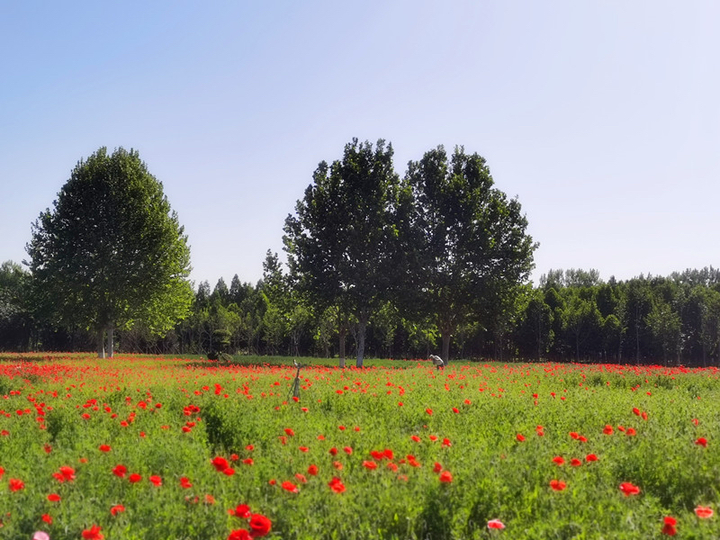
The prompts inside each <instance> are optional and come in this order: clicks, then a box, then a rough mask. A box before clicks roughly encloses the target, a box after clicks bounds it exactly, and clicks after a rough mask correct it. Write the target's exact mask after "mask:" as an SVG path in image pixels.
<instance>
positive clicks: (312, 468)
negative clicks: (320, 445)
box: [307, 464, 318, 476]
mask: <svg viewBox="0 0 720 540" xmlns="http://www.w3.org/2000/svg"><path fill="white" fill-rule="evenodd" d="M307 473H308V474H309V475H310V476H316V475H317V473H318V466H317V465H315V464H312V465H310V466H309V467H308V470H307Z"/></svg>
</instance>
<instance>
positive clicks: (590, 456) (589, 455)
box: [585, 454, 598, 462]
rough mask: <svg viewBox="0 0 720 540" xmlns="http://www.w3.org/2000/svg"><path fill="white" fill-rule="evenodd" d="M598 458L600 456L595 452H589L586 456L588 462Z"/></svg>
mask: <svg viewBox="0 0 720 540" xmlns="http://www.w3.org/2000/svg"><path fill="white" fill-rule="evenodd" d="M597 459H598V458H597V456H596V455H595V454H588V455H587V456H585V461H587V462H590V461H597Z"/></svg>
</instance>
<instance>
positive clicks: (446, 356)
mask: <svg viewBox="0 0 720 540" xmlns="http://www.w3.org/2000/svg"><path fill="white" fill-rule="evenodd" d="M441 334H442V354H441V357H442V359H443V362H445V363H446V364H447V363H448V362H449V361H450V338H451V337H452V333H451V332H450V330H443V331H442V333H441Z"/></svg>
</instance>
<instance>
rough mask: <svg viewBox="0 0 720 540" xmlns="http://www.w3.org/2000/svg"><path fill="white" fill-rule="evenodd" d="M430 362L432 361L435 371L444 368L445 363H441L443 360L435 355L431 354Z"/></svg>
mask: <svg viewBox="0 0 720 540" xmlns="http://www.w3.org/2000/svg"><path fill="white" fill-rule="evenodd" d="M430 360H432V363H433V364H434V365H435V367H436V368H437V369H440V368H444V367H445V362H443V359H442V358H440V357H439V356H437V355H434V354H431V355H430Z"/></svg>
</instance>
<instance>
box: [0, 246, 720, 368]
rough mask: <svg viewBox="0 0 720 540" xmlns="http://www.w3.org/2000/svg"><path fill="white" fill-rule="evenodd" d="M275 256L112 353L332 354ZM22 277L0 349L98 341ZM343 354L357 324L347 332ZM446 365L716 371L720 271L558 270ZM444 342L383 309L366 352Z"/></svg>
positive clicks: (3, 280) (413, 352)
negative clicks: (63, 319)
mask: <svg viewBox="0 0 720 540" xmlns="http://www.w3.org/2000/svg"><path fill="white" fill-rule="evenodd" d="M282 270H283V269H282V265H281V264H280V262H279V258H278V256H277V254H273V253H268V255H267V258H266V260H265V262H264V275H263V279H261V280H260V281H259V282H257V283H256V284H251V283H247V282H242V281H241V280H240V279H239V277H238V276H237V275H235V276H233V278H232V280H231V281H230V286H229V287H228V285H227V283H226V281H225V280H224V279H223V278H220V279H219V280H218V281H217V283H216V284H215V285H214V286H211V285H210V284H209V283H208V282H207V281H204V282H202V283H200V284H199V286H198V287H197V288H196V290H195V293H194V299H193V302H192V307H191V311H190V314H189V316H188V317H187V318H186V319H184V320H183V321H181V322H179V323H178V324H177V325H176V326H175V327H174V328H172V329H171V330H170V331H169V332H167V333H166V334H165V335H164V336H163V337H160V336H157V335H155V334H153V332H152V331H151V330H150V329H149V328H148V327H147V326H146V325H144V324H141V323H138V324H136V325H134V326H133V327H132V328H131V329H128V330H123V331H118V336H117V338H118V344H119V348H120V349H121V350H122V351H125V352H138V353H151V354H190V353H196V354H206V353H208V352H210V351H213V350H219V351H224V352H228V353H233V354H253V355H290V356H319V357H334V356H335V357H337V356H339V354H340V350H339V348H340V329H339V325H338V312H337V310H333V309H328V310H326V311H322V312H317V311H315V310H314V309H312V308H311V307H310V306H307V305H303V304H298V303H296V302H295V301H294V300H293V298H292V296H293V294H294V293H293V292H292V291H291V290H290V289H289V288H288V287H287V286H286V284H287V281H288V279H287V278H288V276H287V275H286V274H283V272H282ZM30 279H31V278H30V275H29V273H28V272H27V271H26V270H24V269H23V268H22V267H21V266H20V265H18V264H15V263H12V262H5V263H3V264H2V265H1V266H0V350H4V351H26V350H33V349H38V348H42V349H45V350H68V351H69V350H88V349H90V348H93V347H94V346H95V345H96V336H95V334H94V333H93V332H91V331H89V330H87V329H83V328H79V327H75V328H71V327H63V326H54V325H51V324H48V323H42V322H40V321H39V320H38V319H37V318H36V316H35V315H34V314H33V310H32V306H31V305H29V304H28V301H29V297H28V290H29V281H30ZM346 328H347V337H348V338H349V339H348V342H349V347H348V352H349V353H350V354H352V353H354V352H355V348H356V347H357V339H358V338H357V322H356V321H349V323H348V324H347V327H346ZM455 338H456V339H455V348H454V350H453V356H455V357H461V358H470V359H481V358H482V359H485V358H493V359H497V360H503V361H510V360H522V361H546V360H553V361H580V362H620V363H630V364H647V363H652V364H656V363H662V364H675V365H680V364H682V365H698V366H707V365H720V270H718V269H715V268H712V267H710V268H704V269H700V270H696V269H693V270H685V271H683V272H675V273H673V274H671V275H670V276H666V277H661V276H642V275H641V276H639V277H635V278H632V279H629V280H627V281H617V280H615V279H614V278H610V279H609V280H607V281H604V280H602V279H600V277H599V274H598V272H597V271H595V270H590V271H584V270H566V271H563V270H553V271H550V272H548V273H547V274H545V275H543V276H542V277H541V278H540V281H539V283H538V284H537V285H536V286H531V285H523V286H521V290H520V291H519V293H518V296H517V298H516V299H515V303H514V306H513V309H512V310H511V311H508V312H507V313H506V314H505V318H504V319H503V321H502V324H498V325H496V326H495V327H493V328H487V327H485V326H483V325H480V324H478V323H470V324H467V325H464V326H462V327H461V328H459V329H458V331H457V333H456V334H455ZM441 343H442V340H441V335H440V331H439V329H438V328H437V325H436V324H435V323H433V322H431V321H429V320H426V321H425V322H424V323H423V322H422V321H420V322H418V321H416V320H410V319H408V318H407V317H404V316H403V313H402V312H401V310H400V309H399V308H398V307H397V306H396V305H394V304H393V303H391V302H389V303H387V304H385V305H383V306H382V308H381V309H379V310H378V311H377V312H375V313H374V314H373V316H372V317H371V318H370V320H369V322H368V328H367V337H366V349H367V353H368V355H369V356H372V357H382V358H396V359H404V358H408V359H410V358H427V357H428V356H429V354H431V353H433V352H437V351H438V350H439V348H440V346H441Z"/></svg>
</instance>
